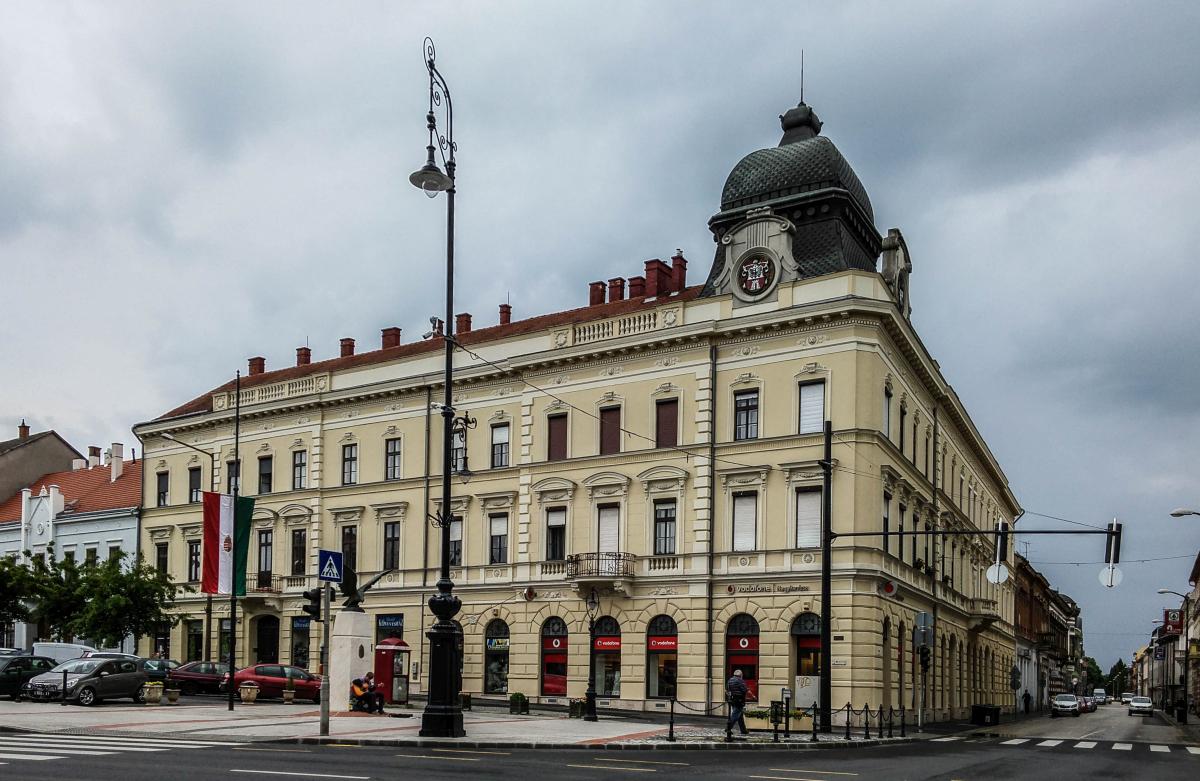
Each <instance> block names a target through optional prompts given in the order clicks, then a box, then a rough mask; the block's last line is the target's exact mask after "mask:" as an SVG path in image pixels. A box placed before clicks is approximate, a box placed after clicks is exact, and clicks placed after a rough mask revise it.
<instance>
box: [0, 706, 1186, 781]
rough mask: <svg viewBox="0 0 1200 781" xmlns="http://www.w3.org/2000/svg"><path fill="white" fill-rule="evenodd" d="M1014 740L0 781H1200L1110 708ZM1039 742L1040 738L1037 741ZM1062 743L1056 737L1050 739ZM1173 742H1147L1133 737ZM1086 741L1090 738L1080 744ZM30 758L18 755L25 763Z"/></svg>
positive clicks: (50, 756)
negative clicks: (178, 780)
mask: <svg viewBox="0 0 1200 781" xmlns="http://www.w3.org/2000/svg"><path fill="white" fill-rule="evenodd" d="M1004 729H1005V731H1006V732H1007V733H1010V735H1019V736H1017V737H1011V736H1009V735H1005V736H1002V737H982V736H971V735H958V736H947V737H943V738H939V739H938V740H935V741H921V742H917V743H910V744H903V745H894V746H883V747H877V748H865V749H825V750H819V751H786V752H783V751H779V752H775V751H588V750H581V749H564V750H540V751H528V750H513V751H505V750H499V749H497V750H486V751H485V750H467V749H463V750H454V749H417V748H398V747H357V746H296V745H279V744H254V745H247V744H240V745H230V744H220V743H218V742H216V741H213V742H212V744H211V745H195V744H192V745H189V744H187V743H183V742H178V741H170V740H163V741H161V742H155V741H149V740H141V739H132V738H121V737H116V736H107V735H102V736H88V737H70V736H61V735H54V736H37V735H14V734H12V733H9V734H4V735H0V763H6V764H0V778H5V779H7V778H20V779H22V781H24V780H25V779H29V781H43V780H45V781H50V780H51V779H53V781H60V779H62V778H64V777H74V778H79V777H86V778H90V779H100V780H102V781H104V780H107V779H119V780H120V781H143V779H144V780H145V781H159V780H160V779H162V778H186V779H189V781H192V779H196V780H197V781H208V780H210V779H211V780H213V781H216V780H217V779H219V780H220V781H251V780H253V779H261V780H262V781H272V779H273V780H274V781H302V779H333V780H340V781H368V779H381V780H384V779H387V780H390V779H408V778H413V777H420V778H462V779H470V781H481V780H482V779H493V778H494V779H517V780H518V781H531V779H539V778H545V779H570V780H573V779H588V780H590V781H600V780H606V779H611V778H630V777H632V778H639V777H641V778H647V779H656V780H657V779H662V781H667V780H668V779H689V780H690V779H694V778H711V779H716V778H720V779H746V780H747V781H749V780H750V779H754V780H756V781H772V780H774V779H789V780H790V781H857V779H864V781H865V780H866V779H879V780H880V781H907V780H908V779H912V780H914V781H915V780H916V779H939V780H941V779H948V780H950V781H954V780H955V779H957V780H959V781H979V780H986V781H993V780H1003V779H1020V780H1021V781H1030V780H1031V779H1053V780H1054V781H1064V779H1072V778H1086V777H1091V776H1095V777H1101V778H1105V779H1124V778H1129V779H1133V778H1137V779H1144V778H1146V777H1148V776H1150V777H1153V778H1154V779H1155V781H1163V780H1164V779H1165V780H1166V781H1173V780H1175V779H1179V780H1180V781H1183V779H1187V781H1194V779H1196V778H1197V777H1200V747H1194V746H1193V747H1190V748H1191V749H1192V750H1189V747H1187V746H1184V745H1181V744H1180V743H1178V742H1176V741H1177V740H1178V735H1177V733H1176V731H1175V730H1174V728H1172V727H1169V726H1167V725H1165V724H1163V723H1161V722H1159V721H1158V720H1157V719H1145V718H1141V717H1128V716H1126V714H1125V711H1124V709H1122V708H1117V707H1115V706H1110V707H1108V708H1105V709H1102V710H1101V711H1099V712H1097V713H1092V714H1085V715H1083V716H1081V717H1080V718H1078V719H1055V720H1051V719H1048V718H1042V719H1035V720H1031V721H1026V722H1022V723H1020V724H1018V725H1006V726H1005V727H1004ZM1043 733H1044V734H1043ZM1052 734H1053V735H1055V736H1061V737H1055V736H1051V735H1052ZM1167 735H1170V737H1171V742H1163V743H1150V742H1142V741H1140V740H1139V739H1138V738H1137V737H1136V736H1147V737H1149V738H1150V739H1151V740H1157V739H1161V738H1164V737H1166V736H1167ZM1085 736H1086V737H1085ZM21 757H25V758H21Z"/></svg>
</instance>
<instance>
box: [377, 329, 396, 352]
mask: <svg viewBox="0 0 1200 781" xmlns="http://www.w3.org/2000/svg"><path fill="white" fill-rule="evenodd" d="M380 333H381V334H382V335H383V340H382V343H381V346H382V347H383V349H385V350H386V349H387V348H389V347H399V346H400V329H399V328H396V327H395V326H393V327H391V328H385V329H383V330H382V331H380Z"/></svg>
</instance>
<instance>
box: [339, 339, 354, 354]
mask: <svg viewBox="0 0 1200 781" xmlns="http://www.w3.org/2000/svg"><path fill="white" fill-rule="evenodd" d="M341 344H342V357H343V358H347V357H349V356H351V355H354V340H353V339H351V338H350V337H346V338H345V339H343V340H342V341H341Z"/></svg>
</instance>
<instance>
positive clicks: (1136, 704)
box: [1129, 697, 1154, 716]
mask: <svg viewBox="0 0 1200 781" xmlns="http://www.w3.org/2000/svg"><path fill="white" fill-rule="evenodd" d="M1137 714H1142V715H1144V716H1153V715H1154V703H1153V702H1151V701H1150V698H1149V697H1130V698H1129V715H1130V716H1134V715H1137Z"/></svg>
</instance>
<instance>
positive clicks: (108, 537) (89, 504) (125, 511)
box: [0, 444, 142, 651]
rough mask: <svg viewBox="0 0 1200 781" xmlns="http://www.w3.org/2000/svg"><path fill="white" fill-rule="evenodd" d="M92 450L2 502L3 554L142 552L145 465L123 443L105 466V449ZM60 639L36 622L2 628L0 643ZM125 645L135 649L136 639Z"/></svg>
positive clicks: (82, 555) (94, 555) (24, 643)
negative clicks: (140, 526) (140, 527)
mask: <svg viewBox="0 0 1200 781" xmlns="http://www.w3.org/2000/svg"><path fill="white" fill-rule="evenodd" d="M92 451H93V455H92V456H91V458H90V460H88V461H85V460H84V459H77V460H76V462H75V468H73V469H69V470H67V471H63V472H51V473H50V474H45V475H41V476H40V477H39V478H38V479H37V480H35V481H33V482H32V484H30V485H28V486H27V487H25V488H22V489H21V491H20V492H19V493H18V494H17V495H16V496H14V497H12V498H10V499H9V500H8V501H6V502H3V503H0V556H15V557H17V558H19V559H25V554H26V552H28V553H29V554H31V555H33V556H44V555H45V554H46V552H47V550H48V549H49V548H51V547H53V550H54V552H55V555H56V556H59V557H71V558H74V559H75V561H77V562H83V561H85V560H87V559H95V560H102V559H103V558H106V557H110V556H113V555H118V554H120V553H122V552H125V553H136V552H137V550H138V548H137V544H138V535H137V524H138V512H139V506H140V505H141V503H142V465H141V463H139V462H137V461H136V460H135V461H133V462H129V463H127V462H125V461H124V458H123V452H122V447H121V445H120V444H114V445H113V446H112V449H111V450H110V451H109V458H108V463H107V464H106V465H101V464H100V456H99V448H92ZM55 639H59V638H52V637H50V636H49V633H48V632H47V630H46V629H45V627H38V626H36V625H33V624H17V625H15V626H0V646H11V647H18V648H29V647H30V646H31V645H32V644H33V643H34V642H35V641H39V640H55ZM76 640H78V641H80V642H86V640H83V639H80V638H76ZM122 649H123V650H129V651H132V650H133V640H132V638H130V639H127V640H126V641H125V642H124V643H123V644H122Z"/></svg>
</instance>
